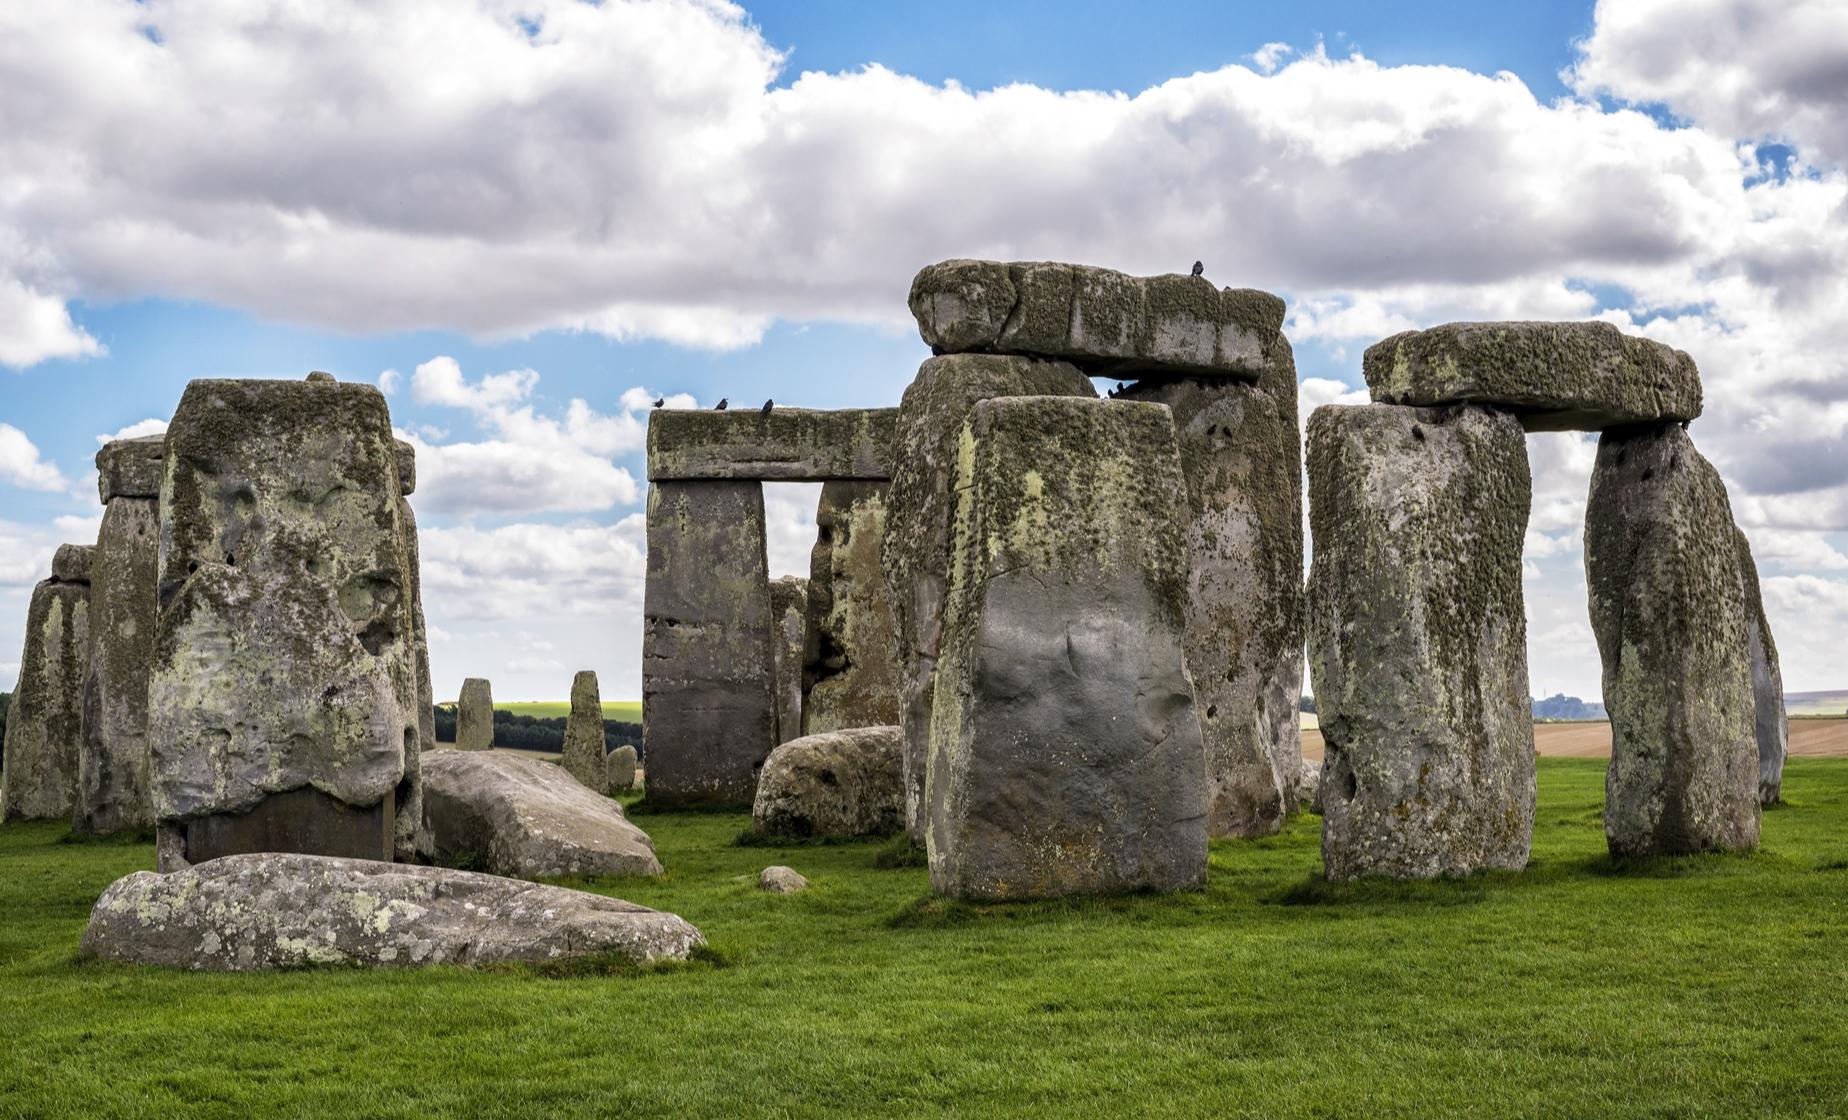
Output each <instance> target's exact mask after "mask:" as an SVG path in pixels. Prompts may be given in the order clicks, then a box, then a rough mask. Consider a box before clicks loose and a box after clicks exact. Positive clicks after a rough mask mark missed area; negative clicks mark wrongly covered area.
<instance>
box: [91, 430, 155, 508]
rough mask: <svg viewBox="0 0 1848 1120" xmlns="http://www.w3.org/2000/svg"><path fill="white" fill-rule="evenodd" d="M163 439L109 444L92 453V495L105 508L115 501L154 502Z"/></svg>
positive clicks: (144, 439)
mask: <svg viewBox="0 0 1848 1120" xmlns="http://www.w3.org/2000/svg"><path fill="white" fill-rule="evenodd" d="M166 447H167V437H166V436H165V435H158V436H142V437H140V438H137V439H117V440H110V441H109V442H108V443H106V444H104V445H103V447H102V450H100V451H98V452H97V453H96V491H97V494H98V495H99V496H100V497H101V498H102V502H103V504H104V505H105V506H106V505H108V504H109V503H110V502H112V501H114V500H115V499H117V498H158V497H160V478H161V472H162V469H163V464H164V462H165V458H166Z"/></svg>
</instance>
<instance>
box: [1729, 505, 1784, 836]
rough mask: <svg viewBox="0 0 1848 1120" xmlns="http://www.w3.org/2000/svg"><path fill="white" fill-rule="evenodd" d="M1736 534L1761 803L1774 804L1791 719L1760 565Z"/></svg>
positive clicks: (1742, 536)
mask: <svg viewBox="0 0 1848 1120" xmlns="http://www.w3.org/2000/svg"><path fill="white" fill-rule="evenodd" d="M1733 533H1734V535H1735V537H1736V539H1737V541H1738V545H1739V578H1740V581H1741V586H1742V589H1743V591H1744V593H1745V630H1746V636H1747V642H1748V645H1749V648H1750V652H1751V658H1752V696H1753V699H1754V704H1753V713H1754V714H1753V720H1752V724H1753V730H1754V732H1755V737H1756V738H1757V740H1758V803H1759V804H1760V805H1775V804H1777V803H1778V799H1779V797H1780V796H1781V795H1782V792H1783V788H1784V756H1785V755H1786V754H1788V753H1789V751H1790V720H1789V717H1788V715H1787V714H1786V713H1785V710H1784V671H1783V670H1782V669H1781V668H1780V667H1779V666H1778V660H1777V642H1776V641H1775V640H1773V639H1772V637H1771V620H1770V619H1768V618H1766V617H1765V599H1764V594H1763V593H1762V592H1761V591H1760V590H1759V587H1758V562H1757V561H1756V560H1754V559H1753V558H1752V543H1751V542H1750V541H1748V540H1746V539H1745V532H1744V530H1741V529H1737V528H1735V529H1734V530H1733Z"/></svg>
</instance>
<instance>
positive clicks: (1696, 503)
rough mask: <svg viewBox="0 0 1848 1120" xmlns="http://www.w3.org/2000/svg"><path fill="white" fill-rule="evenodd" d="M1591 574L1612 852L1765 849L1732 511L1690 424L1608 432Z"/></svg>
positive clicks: (1594, 495) (1595, 473) (1588, 526)
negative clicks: (1605, 714)
mask: <svg viewBox="0 0 1848 1120" xmlns="http://www.w3.org/2000/svg"><path fill="white" fill-rule="evenodd" d="M1585 579H1586V582H1587V583H1588V584H1589V586H1590V589H1591V626H1592V630H1593V631H1594V632H1595V633H1596V634H1597V637H1598V651H1599V653H1600V654H1602V655H1603V659H1604V706H1605V708H1606V709H1607V710H1608V711H1609V712H1610V717H1611V765H1610V769H1609V771H1608V772H1607V775H1606V778H1605V785H1604V788H1605V795H1604V833H1605V838H1606V839H1607V840H1608V841H1609V843H1610V850H1611V854H1612V855H1615V856H1619V857H1627V856H1650V855H1685V854H1688V853H1692V852H1701V851H1713V850H1728V849H1745V848H1754V847H1757V845H1758V826H1759V773H1760V771H1759V743H1758V738H1757V735H1756V732H1755V719H1756V716H1757V702H1756V699H1755V697H1754V694H1753V688H1752V657H1751V635H1750V633H1749V624H1748V621H1747V617H1746V615H1747V612H1746V607H1745V602H1744V599H1745V596H1744V594H1743V588H1744V583H1743V580H1742V577H1741V574H1740V554H1739V547H1738V542H1737V539H1736V537H1735V536H1734V530H1733V516H1732V507H1731V504H1730V503H1729V502H1728V501H1727V498H1726V487H1725V484H1724V483H1722V482H1721V481H1720V476H1719V472H1717V471H1715V470H1714V469H1713V467H1712V465H1711V464H1709V463H1708V462H1707V460H1706V459H1705V458H1703V457H1702V456H1701V454H1700V452H1698V451H1696V450H1695V449H1694V441H1693V440H1691V439H1690V438H1688V433H1687V432H1686V431H1684V430H1682V428H1681V426H1680V425H1678V424H1668V425H1663V426H1660V427H1645V428H1626V429H1619V430H1615V431H1608V432H1606V433H1604V435H1603V436H1602V437H1600V438H1599V440H1598V459H1597V464H1596V466H1594V467H1593V468H1592V472H1591V497H1590V500H1589V502H1588V503H1587V505H1586V509H1585ZM1320 695H1321V690H1320V689H1318V690H1317V698H1318V699H1320Z"/></svg>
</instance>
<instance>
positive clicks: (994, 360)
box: [880, 354, 1097, 845]
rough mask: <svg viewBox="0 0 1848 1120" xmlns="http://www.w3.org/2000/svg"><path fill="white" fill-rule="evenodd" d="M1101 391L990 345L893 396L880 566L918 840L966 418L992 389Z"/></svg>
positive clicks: (1066, 370)
mask: <svg viewBox="0 0 1848 1120" xmlns="http://www.w3.org/2000/svg"><path fill="white" fill-rule="evenodd" d="M1025 396H1071V397H1090V398H1095V397H1096V396H1097V390H1096V389H1095V388H1093V387H1092V385H1091V380H1090V378H1088V377H1086V376H1085V375H1084V374H1082V373H1080V372H1079V371H1078V369H1077V367H1076V366H1071V365H1067V364H1066V363H1064V362H1042V361H1036V360H1034V359H1031V358H1018V357H1008V356H1002V355H992V354H958V355H951V356H948V357H938V358H932V359H930V360H929V361H926V362H925V363H924V364H923V365H922V366H920V367H918V375H917V377H916V378H915V379H914V380H913V381H912V382H911V385H910V387H909V388H907V389H906V390H905V396H904V399H903V400H902V401H901V402H900V404H899V406H898V446H897V448H896V449H895V450H894V452H893V457H892V462H893V468H892V469H893V477H892V486H891V489H890V490H889V491H887V494H886V522H885V524H886V528H885V540H884V543H883V545H882V547H881V549H880V558H881V567H882V568H883V569H884V571H885V578H886V585H887V587H888V589H889V590H890V591H891V593H892V608H893V618H894V620H895V621H896V622H897V625H898V648H899V658H900V676H899V688H900V694H899V701H900V709H899V715H900V717H901V718H900V724H901V725H902V726H903V727H904V729H905V817H906V822H907V823H906V828H907V831H909V832H910V834H911V838H912V840H913V841H914V842H915V843H917V844H920V845H921V844H923V843H924V762H925V758H926V757H927V755H928V753H929V742H930V709H931V695H932V689H933V687H934V683H933V682H934V681H935V679H936V676H935V675H936V665H937V654H938V649H939V648H940V646H941V643H942V617H941V616H942V611H943V597H944V593H945V591H946V590H947V589H948V587H949V574H950V526H951V522H952V520H953V518H954V513H955V508H956V497H955V490H954V488H955V482H956V456H957V452H958V449H959V447H960V446H961V439H962V427H963V422H964V421H965V420H967V419H968V417H969V412H970V410H971V409H973V408H974V407H975V405H976V403H977V402H979V401H984V400H988V399H990V398H992V397H1025Z"/></svg>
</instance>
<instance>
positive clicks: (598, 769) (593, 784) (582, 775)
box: [564, 669, 609, 793]
mask: <svg viewBox="0 0 1848 1120" xmlns="http://www.w3.org/2000/svg"><path fill="white" fill-rule="evenodd" d="M564 764H565V770H566V771H567V772H568V773H570V775H571V776H572V777H574V778H576V779H577V780H578V781H579V783H581V784H582V785H583V786H584V788H585V789H594V790H596V791H597V792H598V793H602V792H603V791H604V790H605V789H606V788H608V786H609V767H608V766H607V765H606V764H605V763H604V761H603V696H602V693H601V691H600V690H599V689H598V688H597V674H596V673H595V672H593V671H591V670H589V669H584V670H581V671H580V672H579V673H578V675H577V676H575V677H573V678H571V714H570V715H568V716H566V717H565V757H564Z"/></svg>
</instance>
